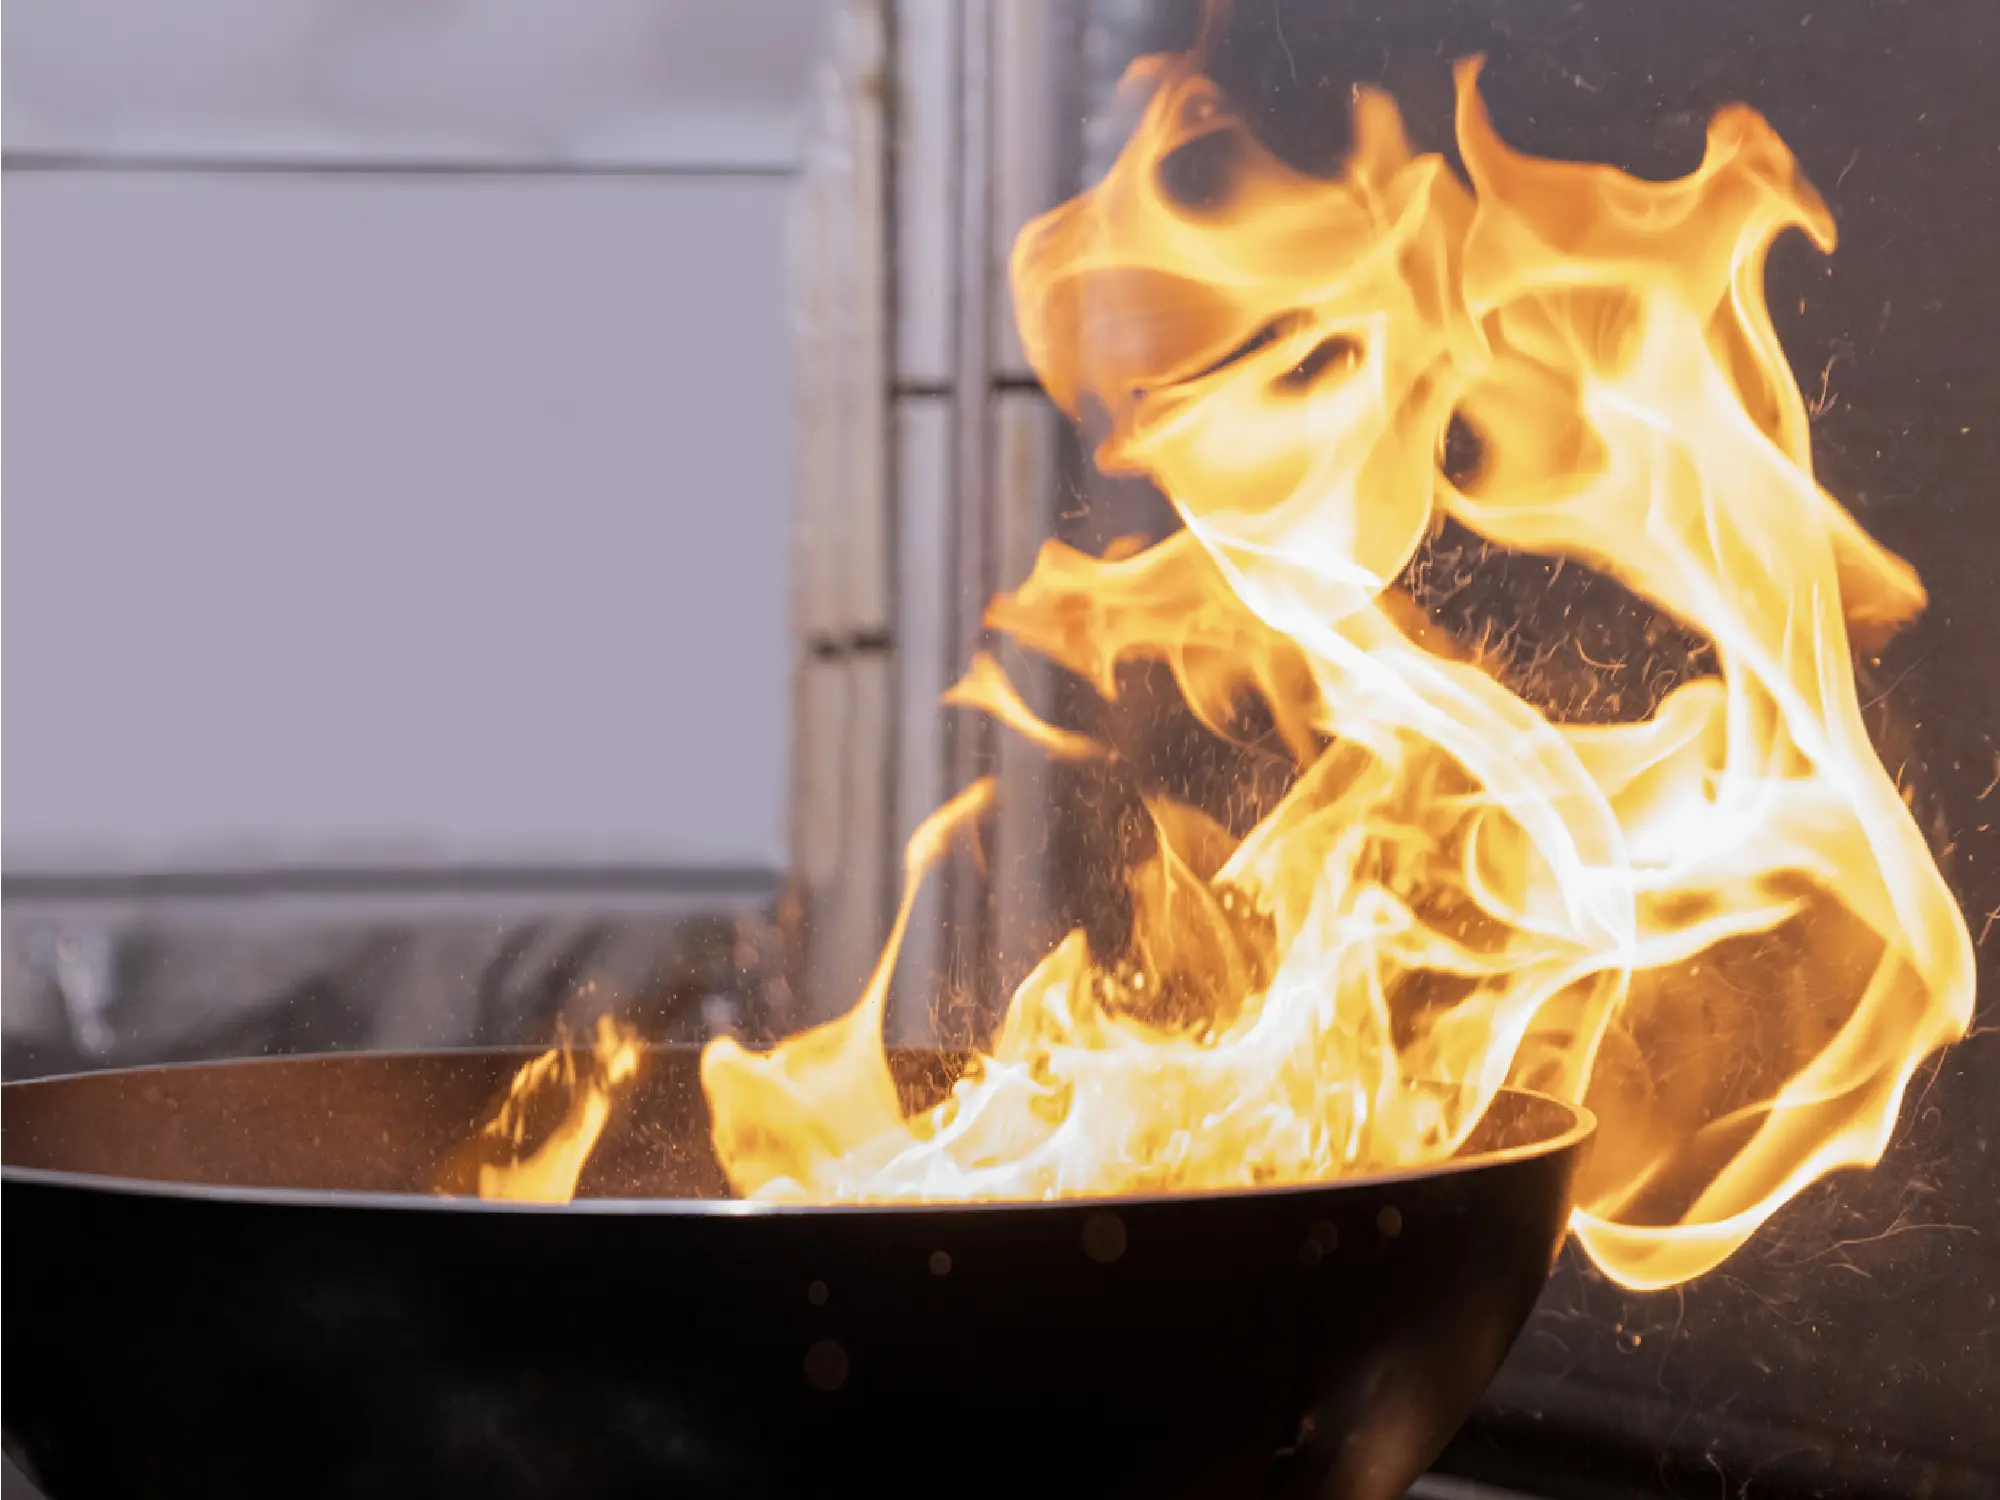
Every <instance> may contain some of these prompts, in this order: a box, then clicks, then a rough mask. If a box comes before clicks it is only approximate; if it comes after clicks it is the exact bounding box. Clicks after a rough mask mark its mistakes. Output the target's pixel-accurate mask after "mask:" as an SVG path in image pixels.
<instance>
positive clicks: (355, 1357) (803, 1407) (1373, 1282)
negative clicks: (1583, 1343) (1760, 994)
mask: <svg viewBox="0 0 2000 1500" xmlns="http://www.w3.org/2000/svg"><path fill="white" fill-rule="evenodd" d="M521 1060H522V1057H521V1054H519V1053H515V1052H509V1051H475V1052H454V1053H406V1054H372V1055H350V1056H337V1057H336V1056H325V1057H302V1058H290V1059H271V1060H261V1061H246V1062H229V1063H221V1064H204V1065H196V1066H182V1067H171V1068H147V1069H136V1070H130V1071H121V1072H110V1073H98V1074H86V1075H78V1076H75V1077H68V1078H58V1079H48V1080H41V1081H35V1082H27V1083H16V1084H9V1085H7V1086H6V1087H5V1089H4V1091H0V1099H4V1156H5V1187H4V1223H5V1247H4V1248H5V1254H4V1258H0V1267H4V1296H5V1303H6V1316H5V1320H4V1343H5V1349H4V1358H5V1367H6V1381H5V1386H4V1392H0V1417H4V1427H5V1433H6V1440H7V1444H8V1449H9V1452H10V1454H11V1455H13V1456H14V1458H15V1460H16V1462H18V1463H20V1464H21V1465H22V1467H23V1468H24V1469H26V1470H27V1471H28V1472H29V1473H30V1474H31V1475H32V1476H33V1477H35V1478H36V1479H37V1480H38V1481H39V1482H40V1483H41V1484H42V1485H43V1486H44V1487H45V1489H46V1490H47V1492H48V1493H49V1494H50V1495H51V1496H52V1497H53V1500H72V1497H80V1496H89V1495H110V1494H118V1495H149V1496H160V1497H171V1496H190V1497H195V1496H199V1497H202V1500H220V1497H224V1496H235V1495H254V1496H259V1497H269V1496H284V1497H306V1496H343V1497H345V1496H356V1497H359V1496H367V1497H371V1500H374V1497H385V1496H397V1495H411V1496H423V1497H427V1500H439V1497H448V1496H459V1495H465V1496H478V1497H480V1500H507V1497H514V1496H520V1497H541V1496H550V1497H554V1496H562V1497H566V1500H573V1497H588V1496H645V1497H648V1500H660V1497H674V1496H682V1495H695V1496H708V1495H717V1496H722V1495H729V1496H734V1495H774V1496H784V1497H787V1500H800V1497H810V1496H816V1495H848V1494H855V1493H862V1492H868V1493H872V1494H874V1495H878V1496H899V1497H900V1496H907V1495H912V1494H939V1495H946V1496H952V1497H959V1496H985V1495H1008V1496H1023V1495H1036V1496H1054V1495H1069V1494H1076V1495H1090V1496H1093V1497H1097V1500H1109V1497H1114V1496H1122V1495H1135V1496H1145V1497H1148V1500H1169V1497H1175V1496H1197V1495H1198V1496H1202V1497H1215V1496H1232V1495H1243V1496H1253V1495H1254V1496H1266V1495H1321V1496H1339V1497H1343V1500H1388V1497H1391V1496H1396V1495H1400V1494H1401V1493H1402V1491H1403V1490H1404V1488H1405V1487H1406V1486H1407V1484H1408V1483H1409V1481H1410V1480H1411V1479H1412V1478H1413V1477H1415V1476H1416V1475H1417V1474H1418V1473H1419V1472H1420V1471H1421V1470H1422V1468H1423V1466H1424V1465H1425V1464H1426V1463H1427V1462H1428V1461H1429V1460H1430V1458H1431V1457H1432V1456H1433V1455H1434V1454H1435V1453H1436V1451H1437V1449H1438V1448H1439V1447H1440V1446H1441V1445H1442V1444H1443V1443H1444V1441H1445V1440H1446V1439H1447V1438H1448V1437H1449V1436H1450V1434H1451V1432H1452V1430H1453V1429H1454V1428H1455V1427H1456V1426H1457V1424H1458V1423H1459V1422H1460V1420H1461V1419H1462V1418H1463V1417H1464V1416H1465V1414H1466V1413H1467V1411H1468V1410H1469V1409H1470V1408H1471V1406H1472V1404H1473V1403H1474V1401H1475V1399H1476V1398H1477V1396H1478V1394H1479V1392H1480V1390H1481V1389H1482V1388H1483V1387H1484V1385H1485V1384H1486V1382H1487V1380H1488V1379H1489V1377H1490V1376H1491V1375H1492V1373H1493V1371H1494V1370H1495V1368H1496V1367H1497V1366H1498V1365H1499V1363H1500V1361H1501V1359H1502V1357H1503V1356H1504V1355H1505V1353H1506V1351H1507V1347H1508V1345H1509V1344H1510V1343H1511V1342H1512V1340H1513V1338H1514V1336H1515V1334H1516V1333H1517V1332H1518V1331H1519V1329H1520V1326H1521V1324H1522V1321H1523V1320H1524V1319H1525V1318H1526V1316H1527V1313H1528V1310H1529V1308H1530V1306H1531V1305H1532V1304H1533V1302H1534V1300H1535V1297H1536V1294H1537V1292H1538V1290H1539V1289H1540V1287H1541V1284H1542V1281H1543V1278H1544V1276H1545V1274H1546V1273H1547V1271H1548V1268H1549V1266H1550V1263H1551V1261H1552V1259H1553V1257H1554V1256H1555V1254H1556V1252H1557V1249H1558V1248H1559V1245H1560V1242H1561V1239H1562V1235H1563V1229H1564V1222H1565V1220H1566V1218H1567V1216H1568V1211H1569V1204H1570V1192H1571V1181H1572V1178H1573V1177H1574V1175H1575V1173H1576V1170H1577V1167H1578V1164H1579V1161H1580V1158H1581V1156H1582V1152H1583V1148H1584V1145H1585V1142H1586V1138H1587V1137H1588V1135H1589V1133H1590V1129H1591V1122H1590V1120H1589V1118H1588V1116H1587V1115H1585V1114H1584V1113H1583V1112H1582V1111H1579V1110H1576V1109H1573V1108H1571V1107H1569V1106H1567V1105H1564V1104H1560V1103H1557V1102H1556V1101H1554V1100H1551V1099H1546V1098H1542V1097H1540V1096H1538V1095H1533V1094H1526V1093H1507V1094H1503V1095H1502V1096H1500V1098H1499V1099H1498V1100H1497V1102H1496V1103H1495V1104H1494V1106H1493V1108H1492V1109H1491V1110H1490V1111H1489V1113H1488V1115H1487V1117H1486V1121H1485V1123H1484V1125H1482V1127H1481V1129H1480V1131H1479V1133H1478V1134H1477V1135H1476V1136H1475V1138H1474V1139H1473V1140H1472V1141H1470V1142H1469V1143H1468V1148H1467V1150H1466V1151H1465V1152H1464V1153H1462V1155H1461V1157H1460V1158H1458V1159H1455V1160H1453V1161H1451V1162H1448V1163H1445V1164H1443V1165H1442V1166H1439V1167H1437V1168H1433V1169H1431V1170H1427V1171H1420V1172H1403V1173H1396V1174H1390V1175H1383V1176H1375V1177H1366V1178H1352V1179H1344V1180H1341V1181H1337V1182H1331V1183H1327V1184H1324V1185H1311V1186H1302V1187H1289V1188H1275V1189H1260V1190H1255V1191H1243V1192H1226V1193H1210V1194H1197V1195H1177V1196H1171V1197H1158V1198H1148V1199H1092V1200H1068V1201H1058V1202H1048V1203H1015V1204H979V1205H964V1204H953V1205H946V1204H940V1205H923V1206H879V1207H878V1206H864V1207H777V1206H766V1205H762V1204H748V1203H743V1202H740V1201H734V1200H731V1199H729V1198H728V1197H727V1192H726V1187H725V1184H724V1181H723V1177H722V1174H721V1171H720V1169H719V1168H718V1166H717V1164H716V1162H715V1160H714V1157H713V1155H712V1154H711V1152H710V1150H709V1147H708V1126H707V1116H706V1110H705V1107H704V1104H703V1101H702V1095H701V1090H700V1087H699V1083H698V1080H697V1074H696V1057H695V1054H694V1053H692V1052H688V1051H682V1050H669V1049H661V1050H656V1051H654V1052H652V1053H650V1054H648V1057H647V1059H646V1062H645V1065H644V1067H643V1069H642V1072H641V1075H640V1078H639V1080H638V1082H637V1083H636V1084H635V1085H634V1088H633V1092H632V1093H631V1094H630V1095H628V1096H627V1098H626V1099H625V1101H624V1103H623V1104H622V1105H621V1108H620V1112H619V1114H618V1115H617V1117H616V1118H615V1119H614V1120H613V1122H612V1125H611V1127H610V1128H609V1129H608V1130H607V1132H606V1135H605V1138H604V1139H603V1141H602V1142H601V1143H600V1144H599V1147H598V1150H597V1152H596V1153H595V1155H594V1156H593V1158H592V1160H591V1162H590V1165H589V1167H588V1168H587V1170H586V1172H585V1175H584V1178H583V1180H582V1182H581V1183H580V1184H579V1199H578V1201H577V1202H575V1203H573V1204H571V1205H568V1206H565V1207H546V1206H534V1205H516V1204H488V1203H481V1202H478V1201H476V1200H468V1199H462V1198H445V1197H440V1196H439V1195H438V1194H437V1192H436V1191H435V1185H436V1183H437V1182H438V1180H439V1174H440V1172H442V1171H445V1170H446V1169H447V1165H448V1163H449V1161H450V1160H451V1159H452V1158H453V1151H454V1148H456V1147H459V1146H460V1145H461V1143H462V1142H463V1141H464V1140H465V1139H466V1137H467V1135H468V1134H469V1133H470V1132H471V1131H472V1130H473V1128H474V1126H475V1125H476V1123H477V1122H478V1121H479V1120H480V1119H482V1118H484V1117H485V1116H486V1115H487V1113H488V1112H489V1110H490V1108H491V1106H492V1104H493V1102H494V1100H495V1098H496V1097H497V1096H498V1095H499V1094H500V1093H501V1092H502V1091H503V1090H504V1089H505V1087H506V1084H507V1082H508V1080H509V1078H510V1077H511V1076H512V1074H513V1071H514V1069H515V1068H516V1067H517V1066H518V1065H519V1063H520V1061H521ZM895 1066H896V1070H897V1073H898V1077H899V1083H900V1085H901V1086H902V1087H903V1088H904V1089H905V1090H906V1092H908V1093H909V1094H910V1096H911V1098H912V1101H913V1102H921V1100H922V1098H924V1097H935V1096H936V1095H937V1094H938V1093H939V1091H940V1090H941V1089H942V1088H943V1087H944V1086H945V1084H946V1083H947V1081H948V1079H949V1076H950V1073H951V1060H950V1059H949V1058H944V1057H939V1056H934V1055H903V1056H899V1057H898V1058H897V1059H896V1060H895Z"/></svg>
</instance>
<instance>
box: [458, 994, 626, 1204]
mask: <svg viewBox="0 0 2000 1500" xmlns="http://www.w3.org/2000/svg"><path fill="white" fill-rule="evenodd" d="M640 1051H641V1048H640V1045H639V1037H638V1033H637V1032H635V1031H633V1030H632V1029H631V1028H629V1027H624V1026H620V1025H618V1024H617V1023H615V1022H613V1021H612V1019H611V1018H610V1017H609V1016H599V1017H598V1018H597V1030H596V1034H595V1037H594V1038H593V1041H592V1046H591V1055H590V1057H589V1059H588V1060H587V1061H586V1062H584V1063H583V1064H582V1065H581V1066H579V1064H578V1062H577V1059H576V1057H575V1055H574V1053H573V1052H572V1051H571V1049H570V1044H569V1038H568V1037H564V1038H563V1039H562V1041H561V1042H560V1043H558V1044H557V1045H556V1046H554V1047H551V1048H550V1049H549V1050H548V1051H547V1052H544V1053H543V1054H542V1055H541V1056H539V1057H537V1058H535V1059H534V1060H533V1061H532V1062H529V1063H526V1064H525V1065H523V1067H522V1068H521V1070H520V1071H519V1072H518V1073H516V1074H515V1075H514V1082H513V1084H512V1085H511V1086H510V1087H509V1088H508V1090H507V1098H506V1100H505V1101H504V1102H503V1103H502V1104H501V1106H500V1111H499V1113H498V1114H496V1115H495V1116H494V1118H493V1119H492V1121H491V1122H490V1123H489V1124H488V1125H487V1126H486V1128H485V1129H484V1130H483V1131H482V1132H481V1133H480V1138H479V1141H478V1142H477V1144H478V1145H479V1146H481V1147H483V1148H492V1147H498V1148H500V1149H502V1150H504V1151H505V1152H506V1153H507V1160H506V1161H504V1162H491V1161H481V1162H480V1163H479V1166H478V1173H477V1191H478V1193H479V1196H480V1197H482V1198H494V1199H504V1200H507V1201H511V1202H515V1203H567V1202H569V1201H570V1200H571V1199H572V1198H574V1197H575V1196H576V1183H577V1179H578V1178H579V1177H581V1176H582V1175H583V1168H584V1164H585V1163H586V1162H588V1161H589V1160H590V1153H591V1152H592V1151H593V1150H595V1149H596V1147H597V1141H598V1137H599V1136H601V1135H602V1134H603V1133H604V1126H605V1123H606V1122H607V1121H608V1120H609V1119H610V1118H611V1101H612V1098H613V1096H614V1095H615V1094H616V1093H617V1092H618V1091H619V1090H620V1089H622V1088H623V1087H624V1086H625V1085H626V1084H628V1083H630V1082H631V1081H632V1080H633V1079H634V1078H636V1077H637V1076H638V1072H639V1057H640ZM559 1094H567V1095H568V1099H567V1102H566V1105H565V1107H564V1110H563V1114H562V1117H561V1119H559V1120H558V1121H557V1122H556V1124H555V1126H554V1128H553V1129H551V1130H550V1131H549V1132H548V1134H547V1135H546V1136H544V1137H543V1138H542V1140H541V1143H540V1144H539V1145H537V1146H536V1147H535V1148H534V1149H533V1150H532V1151H529V1152H528V1153H527V1154H526V1155H523V1154H522V1146H523V1143H524V1141H525V1138H526V1136H527V1132H528V1119H529V1115H530V1113H531V1111H533V1110H534V1109H536V1108H537V1107H539V1106H543V1105H545V1104H546V1103H547V1101H549V1100H550V1099H551V1098H553V1097H556V1096H557V1095H559Z"/></svg>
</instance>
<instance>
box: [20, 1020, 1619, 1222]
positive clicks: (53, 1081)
mask: <svg viewBox="0 0 2000 1500" xmlns="http://www.w3.org/2000/svg"><path fill="white" fill-rule="evenodd" d="M544 1050H546V1049H545V1048H538V1047H531V1046H521V1047H412V1048H394V1049H389V1048H384V1049H380V1050H370V1051H366V1052H358V1051H357V1052H312V1053H289V1054H285V1055H281V1056H266V1057H245V1058H205V1059H192V1060H187V1061H181V1062H171V1063H157V1064H141V1065H138V1066H133V1067H123V1068H101V1069H92V1070H86V1071H82V1072H74V1073H60V1074H51V1075H49V1076H47V1077H42V1078H24V1079H17V1080H13V1081H9V1082H5V1083H0V1092H4V1093H12V1092H14V1091H15V1090H34V1089H39V1088H43V1087H48V1086H53V1085H57V1084H61V1083H64V1082H68V1081H71V1080H78V1079H103V1078H116V1077H137V1076H140V1075H148V1076H151V1075H156V1074H160V1073H167V1072H182V1071H191V1070H194V1069H198V1068H212V1067H218V1066H230V1067H237V1066H245V1067H248V1066H256V1065H260V1064H264V1065H275V1066H283V1065H286V1064H298V1063H305V1062H311V1061H316V1060H328V1059H358V1058H369V1057H451V1056H466V1057H469V1056H486V1057H492V1056H509V1055H514V1054H516V1053H518V1054H521V1055H524V1056H525V1055H532V1054H535V1053H538V1052H541V1051H544ZM654 1050H659V1051H672V1052H693V1051H695V1050H697V1049H695V1048H692V1047H686V1046H679V1045H675V1044H666V1045H664V1046H661V1047H659V1048H657V1049H654ZM1502 1094H1510V1095H1517V1096H1519V1097H1522V1098H1526V1099H1535V1100H1539V1101H1541V1102H1543V1103H1545V1104H1550V1105H1554V1106H1555V1107H1557V1108H1558V1109H1561V1110H1562V1111H1564V1112H1565V1114H1566V1115H1567V1116H1568V1124H1567V1125H1566V1126H1565V1127H1564V1128H1563V1129H1562V1130H1560V1131H1558V1132H1556V1133H1555V1134H1553V1135H1549V1136H1545V1137H1543V1138H1541V1139H1539V1140H1533V1141H1528V1142H1525V1143H1523V1144H1521V1145H1517V1146H1505V1147H1501V1148H1499V1149H1498V1150H1493V1151H1482V1152H1480V1153H1478V1154H1477V1155H1473V1156H1462V1157H1450V1158H1447V1159H1446V1160H1444V1161H1439V1162H1432V1163H1429V1164H1428V1165H1425V1166H1418V1167H1398V1168H1392V1169H1389V1170H1386V1171H1380V1172H1363V1173H1356V1174H1353V1175H1351V1176H1340V1177H1327V1178H1319V1179H1314V1180H1307V1181H1299V1182H1282V1183H1268V1184H1263V1185H1260V1186H1254V1187H1223V1188H1202V1189H1197V1190H1194V1191H1189V1192H1177V1193H1116V1194H1112V1193H1106V1194H1095V1195H1070V1196H1064V1197H1057V1198H978V1199H962V1198H957V1199H954V1198H908V1199H883V1200H870V1201H866V1202H853V1203H781V1202H764V1201H758V1200H751V1199H743V1198H610V1197H605V1198H597V1197H592V1198H576V1199H572V1200H571V1201H569V1202H567V1203H521V1202H510V1201H503V1200H496V1199H485V1198H472V1197H449V1196H446V1195H444V1194H438V1193H400V1192H377V1191H372V1190H361V1189H352V1188H290V1187H235V1186H230V1185H228V1184H224V1183H200V1182H183V1181H171V1180H164V1179H157V1178H144V1177H121V1176H114V1175H111V1174H108V1173H96V1172H76V1171H67V1170H62V1169H59V1168H54V1167H27V1166H16V1165H13V1164H12V1163H6V1162H0V1182H4V1183H8V1184H12V1183H20V1184H23V1185H24V1186H39V1187H59V1188H69V1189H74V1190H78V1191H83V1192H100V1193H107V1194H114V1195H124V1196H133V1195H137V1196H143V1197H157V1198H177V1199H189V1200H196V1201H205V1202H217V1203H238V1204H246V1205H264V1206H268V1207H274V1208H277V1207H285V1208H319V1209H346V1208H357V1209H392V1210H402V1211H406V1212H419V1213H422V1212H432V1213H436V1212H445V1213H453V1212H456V1213H493V1214H513V1215H528V1216H531V1217H534V1216H547V1215H563V1214H566V1215H572V1216H574V1215H585V1216H589V1217H608V1218H724V1219H766V1218H775V1219H803V1220H812V1219H825V1218H829V1217H834V1218H849V1217H861V1218H878V1217H883V1216H893V1215H918V1216H925V1217H928V1216H931V1215H938V1214H964V1213H978V1214H989V1213H1007V1212H1015V1213H1019V1212H1039V1213H1060V1212H1062V1211H1064V1210H1068V1211H1070V1212H1081V1213H1089V1212H1098V1211H1111V1210H1120V1209H1128V1210H1129V1209H1145V1208H1151V1207H1154V1206H1158V1205H1172V1204H1180V1203H1195V1202H1204V1201H1209V1200H1216V1199H1236V1198H1252V1199H1270V1198H1289V1197H1296V1196H1301V1195H1323V1194H1329V1193H1340V1192H1354V1193H1360V1192H1365V1191H1366V1190H1367V1189H1370V1188H1379V1187H1396V1186H1400V1185H1405V1184H1409V1183H1415V1182H1422V1181H1428V1180H1430V1179H1433V1178H1442V1177H1455V1176H1459V1175H1462V1174H1464V1173H1467V1172H1476V1171H1482V1170H1488V1169H1493V1168H1498V1167H1502V1166H1506V1165H1509V1164H1513V1163H1518V1162H1523V1161H1529V1160H1533V1159H1536V1158H1539V1157H1557V1156H1561V1155H1563V1154H1565V1153H1567V1152H1572V1151H1574V1150H1576V1149H1577V1148H1578V1147H1580V1146H1582V1145H1584V1144H1585V1143H1586V1142H1587V1141H1588V1140H1589V1139H1590V1138H1591V1137H1592V1136H1593V1135H1594V1134H1595V1133H1596V1131H1597V1116H1596V1115H1595V1114H1594V1113H1593V1112H1592V1111H1591V1110H1589V1109H1588V1108H1586V1107H1585V1106H1584V1105H1581V1104H1573V1103H1571V1102H1569V1101H1568V1100H1566V1099H1559V1098H1557V1097H1556V1096H1555V1095H1553V1094H1547V1093H1543V1092H1542V1091H1540V1090H1539V1089H1527V1088H1516V1087H1511V1086H1510V1087H1504V1088H1501V1089H1498V1090H1496V1091H1495V1098H1498V1097H1499V1096H1500V1095H1502Z"/></svg>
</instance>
